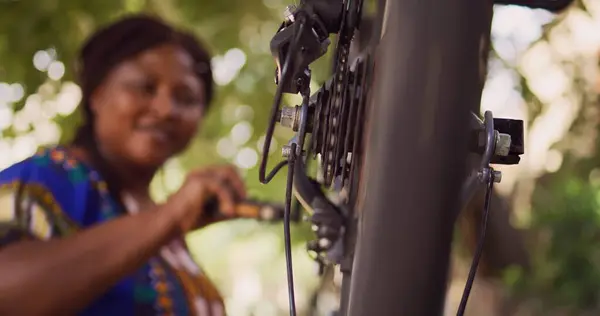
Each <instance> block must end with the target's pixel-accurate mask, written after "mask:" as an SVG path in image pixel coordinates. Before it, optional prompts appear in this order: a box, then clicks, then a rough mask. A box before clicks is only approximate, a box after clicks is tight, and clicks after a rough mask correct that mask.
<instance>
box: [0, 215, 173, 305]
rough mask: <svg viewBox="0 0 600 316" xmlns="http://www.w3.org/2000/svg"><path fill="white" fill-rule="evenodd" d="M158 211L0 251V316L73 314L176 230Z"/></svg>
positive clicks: (165, 216) (13, 245)
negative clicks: (59, 237)
mask: <svg viewBox="0 0 600 316" xmlns="http://www.w3.org/2000/svg"><path fill="white" fill-rule="evenodd" d="M160 208H161V207H158V208H157V209H155V210H152V211H146V212H142V213H139V214H137V215H132V216H124V217H122V218H118V219H115V220H112V221H109V222H106V223H103V224H100V225H97V226H94V227H92V228H90V229H87V230H85V231H82V232H80V233H78V234H75V235H73V236H70V237H66V238H63V239H53V240H50V241H24V242H17V243H14V244H9V245H8V246H6V247H4V248H2V249H0V315H73V314H76V313H77V312H79V311H80V310H82V309H83V308H85V307H86V306H87V305H89V304H90V303H91V302H92V301H93V300H94V299H95V298H97V297H98V296H99V295H100V294H102V293H103V292H105V291H106V290H107V289H108V288H110V287H111V286H113V285H114V284H115V283H116V282H118V280H120V279H121V278H123V277H125V276H126V275H128V274H130V273H132V272H133V271H135V270H136V269H137V268H138V267H140V266H141V265H142V264H143V263H144V262H146V261H147V260H148V259H149V258H150V257H151V256H152V255H154V254H155V253H156V252H157V251H158V249H159V248H160V246H161V245H163V244H164V243H165V242H167V241H168V240H170V239H171V238H173V237H174V236H175V235H176V234H177V233H178V232H179V227H180V226H179V223H178V222H176V220H175V219H174V218H173V216H171V214H169V213H170V212H168V211H161V210H160Z"/></svg>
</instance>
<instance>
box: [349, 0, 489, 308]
mask: <svg viewBox="0 0 600 316" xmlns="http://www.w3.org/2000/svg"><path fill="white" fill-rule="evenodd" d="M491 10H492V3H491V2H486V1H466V0H449V1H442V2H440V1H434V0H418V1H417V0H396V1H389V2H388V3H387V5H386V7H385V17H386V18H385V19H384V21H385V22H384V24H383V29H382V30H383V31H382V38H381V43H380V45H379V49H378V50H379V51H378V56H377V64H376V73H375V78H374V87H373V99H372V105H371V106H370V109H371V113H370V114H369V122H370V123H369V124H368V127H367V134H368V136H367V142H366V146H367V148H366V150H365V163H364V165H363V167H362V175H361V183H360V186H361V189H360V192H361V193H360V194H359V195H360V196H361V197H362V198H361V199H360V200H359V204H358V209H360V210H362V211H361V212H360V213H361V220H360V225H359V229H358V230H359V233H358V243H357V249H356V253H355V261H354V267H353V273H352V280H351V286H350V287H351V289H350V300H349V308H348V315H439V314H441V313H442V310H443V305H444V295H445V289H446V281H447V274H448V265H449V257H450V244H451V240H452V232H453V227H454V222H455V219H456V214H457V213H458V212H457V210H458V209H459V202H460V201H459V195H460V194H459V193H460V187H461V184H462V182H463V179H464V175H465V170H466V164H465V161H467V137H466V135H468V126H469V124H468V123H469V121H468V120H469V112H470V111H474V110H477V109H478V107H479V100H480V97H481V87H482V85H481V81H480V63H479V60H480V52H481V48H480V43H481V39H482V38H484V36H487V34H489V28H490V22H491Z"/></svg>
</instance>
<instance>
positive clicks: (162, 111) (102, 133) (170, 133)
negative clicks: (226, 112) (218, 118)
mask: <svg viewBox="0 0 600 316" xmlns="http://www.w3.org/2000/svg"><path fill="white" fill-rule="evenodd" d="M192 69H193V60H192V58H191V57H190V56H189V54H188V53H187V52H186V51H185V50H183V49H181V48H180V47H179V46H175V45H163V46H158V47H156V48H153V49H150V50H147V51H145V52H143V53H141V54H139V55H138V56H137V57H135V58H134V59H130V60H127V61H125V62H123V63H121V64H119V65H118V66H116V67H115V68H114V69H113V70H112V72H111V73H110V74H109V75H108V76H107V78H106V79H105V81H104V83H103V84H102V85H101V86H100V87H99V88H98V89H96V91H95V92H94V94H93V95H92V98H91V102H90V106H91V109H92V111H93V113H94V115H95V133H96V137H97V139H98V142H99V145H100V150H101V151H102V152H103V154H104V155H108V158H110V159H114V160H120V161H123V162H125V163H127V164H129V165H134V166H139V167H143V168H145V167H147V168H156V167H159V166H160V165H161V164H163V163H164V162H165V161H166V160H167V159H169V158H170V157H171V156H173V155H175V154H177V153H179V152H181V151H182V150H184V149H185V148H186V147H187V145H188V143H189V142H190V140H191V139H192V138H193V137H194V135H195V134H196V131H197V129H198V125H199V123H200V119H201V118H202V115H203V109H204V107H205V103H206V97H205V94H204V86H203V82H202V81H201V80H200V79H199V78H198V76H197V75H195V74H194V73H193V71H192Z"/></svg>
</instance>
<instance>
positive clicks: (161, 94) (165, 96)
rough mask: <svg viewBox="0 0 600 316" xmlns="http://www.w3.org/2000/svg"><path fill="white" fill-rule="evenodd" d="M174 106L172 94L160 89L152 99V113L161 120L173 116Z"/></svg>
mask: <svg viewBox="0 0 600 316" xmlns="http://www.w3.org/2000/svg"><path fill="white" fill-rule="evenodd" d="M175 110H176V104H175V101H174V100H173V97H172V93H171V92H170V91H167V89H161V90H159V91H158V93H157V94H156V95H155V96H154V98H153V99H152V111H153V112H154V113H155V114H156V115H157V116H159V117H161V118H169V117H172V116H173V115H174V114H175Z"/></svg>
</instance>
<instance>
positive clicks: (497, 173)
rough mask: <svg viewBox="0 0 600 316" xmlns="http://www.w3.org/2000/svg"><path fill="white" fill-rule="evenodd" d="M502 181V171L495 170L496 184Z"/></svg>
mask: <svg viewBox="0 0 600 316" xmlns="http://www.w3.org/2000/svg"><path fill="white" fill-rule="evenodd" d="M500 181H502V171H498V170H494V182H496V183H500Z"/></svg>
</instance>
